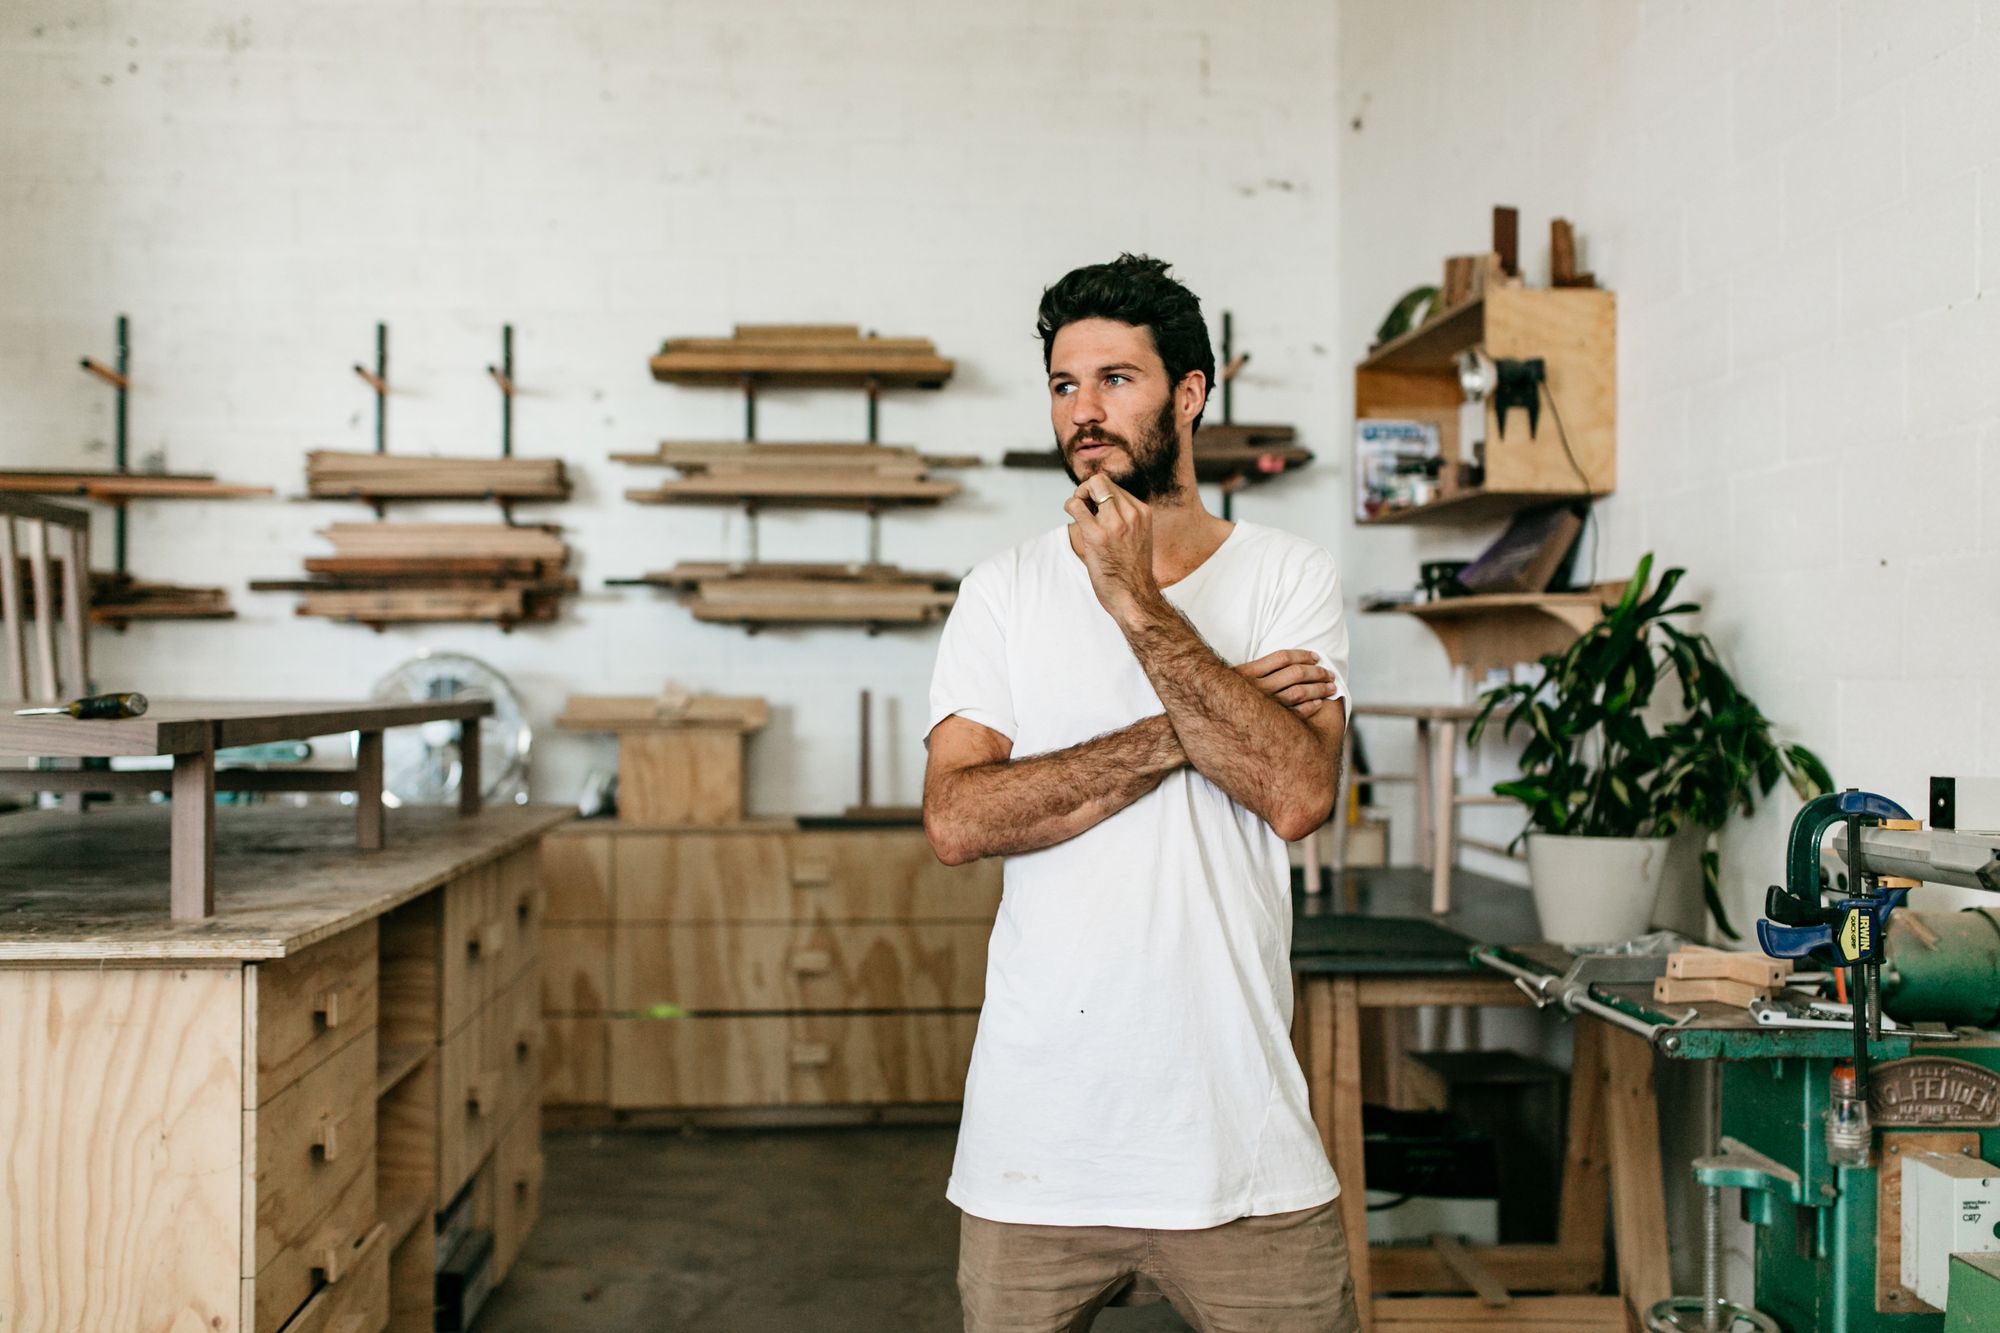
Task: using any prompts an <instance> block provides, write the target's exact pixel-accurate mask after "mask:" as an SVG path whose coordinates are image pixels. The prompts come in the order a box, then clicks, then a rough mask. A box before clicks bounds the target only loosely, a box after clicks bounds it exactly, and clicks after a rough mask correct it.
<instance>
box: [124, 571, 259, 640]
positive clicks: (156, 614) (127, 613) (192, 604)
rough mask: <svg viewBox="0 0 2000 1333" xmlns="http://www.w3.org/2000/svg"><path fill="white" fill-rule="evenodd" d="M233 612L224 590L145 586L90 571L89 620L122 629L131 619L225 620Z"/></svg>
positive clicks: (136, 581) (132, 580)
mask: <svg viewBox="0 0 2000 1333" xmlns="http://www.w3.org/2000/svg"><path fill="white" fill-rule="evenodd" d="M235 614H236V610H235V608H234V607H232V606H230V605H229V593H228V591H227V590H226V589H223V588H189V587H184V586H182V585H180V584H177V583H147V582H145V581H144V580H141V579H135V578H133V577H132V576H131V575H130V574H111V573H105V572H103V571H101V570H92V571H91V575H90V620H91V623H92V624H94V625H114V626H119V627H123V626H124V625H125V624H127V623H128V622H130V621H134V620H228V619H230V618H231V617H233V616H235Z"/></svg>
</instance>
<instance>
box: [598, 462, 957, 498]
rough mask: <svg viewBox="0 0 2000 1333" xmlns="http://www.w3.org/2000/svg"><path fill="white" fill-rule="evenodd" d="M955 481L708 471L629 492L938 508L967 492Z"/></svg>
mask: <svg viewBox="0 0 2000 1333" xmlns="http://www.w3.org/2000/svg"><path fill="white" fill-rule="evenodd" d="M964 489H965V488H964V487H963V486H960V485H959V484H958V483H957V482H955V481H937V480H933V479H930V478H926V477H899V476H894V475H888V474H883V473H878V472H867V473H862V474H859V475H857V474H856V473H855V471H854V470H852V469H834V468H824V467H822V468H814V469H811V470H807V469H803V468H801V469H797V470H794V471H790V472H784V473H773V472H766V471H765V470H762V469H759V470H754V471H753V470H744V471H741V472H732V473H719V472H703V473H698V474H696V475H694V476H690V477H682V478H680V479H679V480H677V481H669V482H664V483H662V484H661V485H659V486H656V487H654V488H653V489H651V490H629V491H627V492H625V498H626V499H628V500H632V501H635V502H637V503H639V504H758V505H813V506H821V507H837V506H843V505H847V506H852V505H860V506H863V507H873V506H879V505H917V504H936V503H938V502H939V501H942V500H949V499H950V498H951V497H953V496H954V495H957V494H958V493H959V492H960V491H962V490H964Z"/></svg>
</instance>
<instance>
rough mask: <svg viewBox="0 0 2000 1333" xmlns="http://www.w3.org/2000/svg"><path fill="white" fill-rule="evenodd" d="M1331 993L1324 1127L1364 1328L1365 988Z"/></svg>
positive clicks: (1368, 1299)
mask: <svg viewBox="0 0 2000 1333" xmlns="http://www.w3.org/2000/svg"><path fill="white" fill-rule="evenodd" d="M1320 984H1321V987H1322V989H1323V990H1325V991H1326V992H1328V994H1327V999H1326V1002H1325V1005H1324V1014H1323V1015H1322V1014H1321V1013H1315V1014H1314V1015H1313V1018H1314V1031H1315V1034H1317V1032H1318V1031H1319V1029H1320V1028H1321V1026H1322V1021H1321V1020H1322V1018H1323V1019H1324V1024H1323V1025H1324V1026H1325V1027H1326V1028H1328V1029H1330V1031H1328V1032H1327V1035H1326V1036H1325V1037H1324V1038H1318V1037H1317V1035H1316V1040H1317V1041H1318V1044H1319V1046H1320V1048H1321V1049H1323V1050H1325V1051H1326V1053H1327V1054H1328V1055H1329V1056H1330V1057H1331V1058H1330V1059H1329V1060H1328V1061H1327V1063H1328V1065H1330V1066H1331V1068H1332V1070H1333V1087H1332V1096H1331V1097H1330V1098H1329V1101H1328V1105H1327V1113H1328V1119H1329V1121H1330V1122H1331V1123H1322V1124H1321V1126H1320V1138H1321V1141H1322V1142H1327V1140H1328V1139H1329V1138H1330V1139H1331V1142H1330V1143H1328V1150H1327V1156H1328V1157H1330V1158H1332V1160H1333V1172H1334V1174H1335V1175H1336V1176H1338V1177H1339V1178H1340V1223H1341V1227H1342V1229H1343V1230H1345V1231H1346V1233H1347V1263H1348V1268H1349V1271H1350V1272H1351V1274H1352V1276H1353V1278H1354V1304H1355V1307H1356V1308H1357V1309H1358V1310H1359V1311H1360V1312H1361V1327H1362V1329H1363V1330H1364V1333H1366V1330H1369V1329H1372V1328H1373V1327H1374V1325H1375V1310H1374V1304H1373V1294H1374V1284H1373V1282H1372V1280H1371V1279H1370V1276H1369V1268H1368V1263H1369V1256H1368V1172H1367V1167H1366V1164H1365V1163H1366V1159H1365V1156H1364V1150H1363V1147H1362V1135H1361V1101H1362V1096H1361V1004H1360V988H1359V986H1358V985H1357V983H1356V982H1355V980H1354V978H1353V977H1338V978H1333V979H1332V983H1331V985H1330V986H1329V985H1327V984H1326V981H1325V980H1324V979H1322V980H1321V982H1320Z"/></svg>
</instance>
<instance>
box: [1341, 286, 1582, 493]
mask: <svg viewBox="0 0 2000 1333" xmlns="http://www.w3.org/2000/svg"><path fill="white" fill-rule="evenodd" d="M1617 344H1618V307H1617V297H1616V296H1615V295H1614V294H1613V293H1611V292H1607V291H1601V290H1599V289H1597V288H1560V289H1546V288H1529V287H1520V286H1511V287H1500V288H1496V289H1494V290H1491V291H1488V292H1487V293H1486V294H1485V295H1483V296H1481V297H1478V298H1476V299H1474V300H1471V301H1467V302H1465V303H1464V304H1463V305H1460V306H1457V307H1455V308H1453V309H1451V310H1448V311H1446V312H1445V313H1444V314H1442V315H1439V316H1438V317H1437V318H1436V319H1433V320H1431V321H1430V322H1429V323H1427V324H1425V325H1423V326H1422V327H1421V328H1417V329H1413V330H1411V331H1410V332H1409V333H1406V334H1404V335H1403V336H1402V337H1400V338H1396V339H1392V340H1391V341H1389V342H1387V343H1384V344H1383V345H1382V346H1380V347H1378V348H1376V349H1375V350H1374V351H1373V352H1371V353H1370V354H1369V355H1368V357H1367V358H1366V359H1365V360H1363V361H1361V362H1360V363H1359V364H1357V365H1356V366H1355V368H1354V411H1355V415H1356V416H1357V417H1359V418H1363V419H1369V420H1391V421H1395V420H1405V421H1416V422H1421V423H1425V424H1427V425H1429V426H1432V427H1434V428H1435V429H1436V431H1437V436H1438V457H1439V459H1441V460H1442V467H1443V469H1444V477H1443V485H1442V486H1441V487H1439V489H1440V490H1442V492H1443V493H1442V494H1441V495H1439V496H1437V497H1436V498H1434V499H1432V500H1430V501H1428V502H1426V503H1424V504H1421V505H1409V506H1404V507H1400V508H1396V509H1391V510H1384V511H1382V512H1380V513H1377V514H1375V515H1374V516H1372V517H1368V518H1359V519H1357V520H1356V521H1357V523H1359V524H1361V525H1374V524H1388V523H1477V522H1483V521H1486V520H1489V519H1494V518H1504V517H1506V516H1508V515H1510V514H1513V513H1516V512H1518V511H1520V510H1522V509H1527V508H1531V507H1533V506H1535V505H1542V504H1553V503H1556V502H1558V501H1562V500H1568V499H1580V498H1583V497H1585V496H1598V495H1609V494H1611V493H1612V492H1613V491H1614V490H1615V489H1616V488H1617V482H1618V449H1617V427H1618V347H1617ZM1473 348H1478V349H1481V350H1482V351H1483V352H1484V353H1485V354H1486V356H1487V357H1489V358H1491V359H1494V360H1500V361H1529V360H1540V361H1541V362H1542V364H1543V367H1544V370H1545V375H1546V383H1545V385H1544V387H1543V389H1542V391H1541V392H1540V393H1539V394H1538V395H1537V405H1536V412H1535V421H1534V426H1533V428H1532V429H1531V428H1530V425H1529V419H1530V414H1529V412H1528V411H1527V410H1526V409H1525V408H1521V407H1515V408H1511V409H1509V411H1508V413H1507V415H1506V418H1505V422H1504V429H1503V423H1502V420H1501V418H1500V417H1499V414H1498V413H1497V412H1496V410H1495V408H1494V405H1493V402H1492V400H1491V399H1489V400H1488V401H1487V403H1486V405H1485V412H1484V416H1485V420H1484V424H1483V427H1482V432H1481V433H1482V434H1483V436H1484V439H1485V444H1484V452H1483V458H1484V464H1485V474H1484V481H1483V483H1482V484H1481V485H1480V486H1478V487H1476V488H1469V489H1467V488H1462V487H1460V486H1458V485H1455V484H1454V479H1456V478H1459V477H1460V476H1461V475H1462V473H1463V471H1464V468H1465V463H1466V460H1465V459H1464V458H1463V457H1462V455H1463V453H1464V450H1463V449H1462V448H1461V442H1460V436H1459V423H1460V413H1461V410H1462V408H1463V406H1464V403H1465V393H1464V390H1463V389H1462V388H1461V387H1460V385H1459V378H1458V368H1457V361H1456V358H1457V357H1458V355H1459V354H1460V353H1462V352H1465V351H1469V350H1471V349H1473ZM1367 475H1368V474H1367V469H1366V468H1365V467H1364V466H1363V464H1362V460H1361V458H1360V457H1359V456H1358V450H1357V457H1356V458H1355V467H1354V484H1355V487H1356V493H1357V497H1358V496H1359V493H1360V488H1361V487H1362V485H1363V483H1364V481H1365V480H1366V478H1367Z"/></svg>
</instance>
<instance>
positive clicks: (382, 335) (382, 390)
mask: <svg viewBox="0 0 2000 1333" xmlns="http://www.w3.org/2000/svg"><path fill="white" fill-rule="evenodd" d="M354 373H355V374H357V375H359V376H360V377H361V379H362V381H363V382H364V383H366V384H367V385H368V387H369V388H370V389H373V390H374V391H375V452H376V453H378V454H386V453H388V452H389V326H388V325H387V324H382V323H377V324H376V325H375V369H373V370H370V369H368V367H366V366H364V365H362V364H361V363H360V362H359V361H356V362H355V363H354ZM376 512H377V514H378V515H379V514H380V512H381V510H380V508H379V507H378V508H377V510H376Z"/></svg>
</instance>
